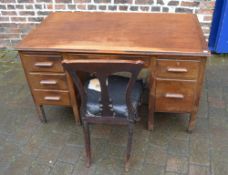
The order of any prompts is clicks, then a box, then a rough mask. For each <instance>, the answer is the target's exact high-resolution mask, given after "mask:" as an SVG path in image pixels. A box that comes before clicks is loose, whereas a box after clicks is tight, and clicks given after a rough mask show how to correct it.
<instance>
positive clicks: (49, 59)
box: [21, 54, 64, 72]
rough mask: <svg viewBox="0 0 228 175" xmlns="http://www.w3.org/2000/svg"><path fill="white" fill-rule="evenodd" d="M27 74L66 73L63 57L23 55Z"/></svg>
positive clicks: (54, 55)
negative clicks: (62, 61) (62, 62)
mask: <svg viewBox="0 0 228 175" xmlns="http://www.w3.org/2000/svg"><path fill="white" fill-rule="evenodd" d="M21 58H22V59H23V60H22V61H23V63H24V67H25V69H26V71H27V72H64V70H63V67H62V64H61V60H62V57H61V55H57V54H21Z"/></svg>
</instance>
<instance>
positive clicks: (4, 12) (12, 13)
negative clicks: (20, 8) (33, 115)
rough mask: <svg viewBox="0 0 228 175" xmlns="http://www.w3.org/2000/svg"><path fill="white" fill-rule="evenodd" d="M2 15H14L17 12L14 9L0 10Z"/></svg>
mask: <svg viewBox="0 0 228 175" xmlns="http://www.w3.org/2000/svg"><path fill="white" fill-rule="evenodd" d="M2 15H3V16H15V15H17V13H16V12H15V11H2Z"/></svg>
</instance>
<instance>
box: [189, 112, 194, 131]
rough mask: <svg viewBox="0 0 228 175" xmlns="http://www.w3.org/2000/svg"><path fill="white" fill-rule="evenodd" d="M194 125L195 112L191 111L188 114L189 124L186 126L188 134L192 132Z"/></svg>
mask: <svg viewBox="0 0 228 175" xmlns="http://www.w3.org/2000/svg"><path fill="white" fill-rule="evenodd" d="M195 125H196V112H195V111H193V112H191V114H190V119H189V124H188V132H190V133H191V132H192V131H193V129H194V128H195Z"/></svg>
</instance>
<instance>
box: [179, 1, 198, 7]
mask: <svg viewBox="0 0 228 175" xmlns="http://www.w3.org/2000/svg"><path fill="white" fill-rule="evenodd" d="M199 4H200V3H199V2H196V1H193V2H190V1H182V2H181V6H188V7H198V6H199Z"/></svg>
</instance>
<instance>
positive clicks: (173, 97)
mask: <svg viewBox="0 0 228 175" xmlns="http://www.w3.org/2000/svg"><path fill="white" fill-rule="evenodd" d="M195 86H196V84H195V82H193V81H171V80H157V81H156V103H155V109H156V111H158V112H190V111H191V110H192V107H193V101H194V93H195Z"/></svg>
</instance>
